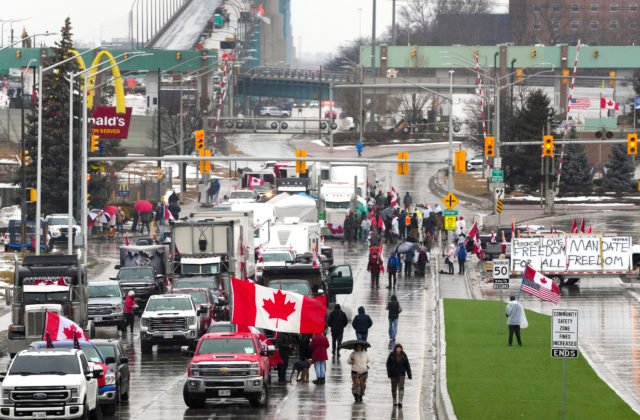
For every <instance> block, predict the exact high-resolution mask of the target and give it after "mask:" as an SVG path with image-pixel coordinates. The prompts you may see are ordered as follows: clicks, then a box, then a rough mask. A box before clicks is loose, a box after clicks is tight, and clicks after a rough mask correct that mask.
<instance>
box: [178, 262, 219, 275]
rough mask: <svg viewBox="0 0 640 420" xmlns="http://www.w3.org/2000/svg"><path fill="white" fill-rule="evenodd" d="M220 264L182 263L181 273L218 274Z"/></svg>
mask: <svg viewBox="0 0 640 420" xmlns="http://www.w3.org/2000/svg"><path fill="white" fill-rule="evenodd" d="M219 272H220V264H182V274H218V273H219Z"/></svg>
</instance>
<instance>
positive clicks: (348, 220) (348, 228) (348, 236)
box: [342, 212, 355, 246]
mask: <svg viewBox="0 0 640 420" xmlns="http://www.w3.org/2000/svg"><path fill="white" fill-rule="evenodd" d="M352 214H353V213H352V212H349V214H348V215H346V216H345V218H344V222H343V224H342V227H343V230H344V237H343V238H342V243H344V241H345V240H346V241H347V245H348V246H351V241H352V240H353V233H354V230H355V229H354V226H353V218H352V217H351V215H352Z"/></svg>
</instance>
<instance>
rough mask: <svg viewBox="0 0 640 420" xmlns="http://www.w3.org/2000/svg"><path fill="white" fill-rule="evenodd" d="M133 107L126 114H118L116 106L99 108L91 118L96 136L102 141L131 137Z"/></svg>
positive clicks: (92, 129)
mask: <svg viewBox="0 0 640 420" xmlns="http://www.w3.org/2000/svg"><path fill="white" fill-rule="evenodd" d="M130 122H131V107H127V108H126V112H125V113H124V114H118V113H117V112H116V107H115V106H97V107H95V108H94V110H93V115H92V117H91V118H89V123H91V131H92V134H93V135H94V136H100V138H102V139H126V138H127V137H129V123H130Z"/></svg>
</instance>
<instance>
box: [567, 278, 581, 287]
mask: <svg viewBox="0 0 640 420" xmlns="http://www.w3.org/2000/svg"><path fill="white" fill-rule="evenodd" d="M579 281H580V279H579V278H571V279H567V281H566V282H565V284H566V285H567V286H573V285H574V284H576V283H577V282H579Z"/></svg>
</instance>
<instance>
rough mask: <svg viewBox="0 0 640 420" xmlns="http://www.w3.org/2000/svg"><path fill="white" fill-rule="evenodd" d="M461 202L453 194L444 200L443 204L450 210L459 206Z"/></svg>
mask: <svg viewBox="0 0 640 420" xmlns="http://www.w3.org/2000/svg"><path fill="white" fill-rule="evenodd" d="M459 202H460V200H458V197H456V196H455V194H454V193H451V192H450V193H449V194H447V195H446V196H445V197H444V198H443V199H442V203H443V204H444V205H445V207H446V208H448V209H449V210H451V209H452V208H454V207H455V206H457V205H458V203H459Z"/></svg>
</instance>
